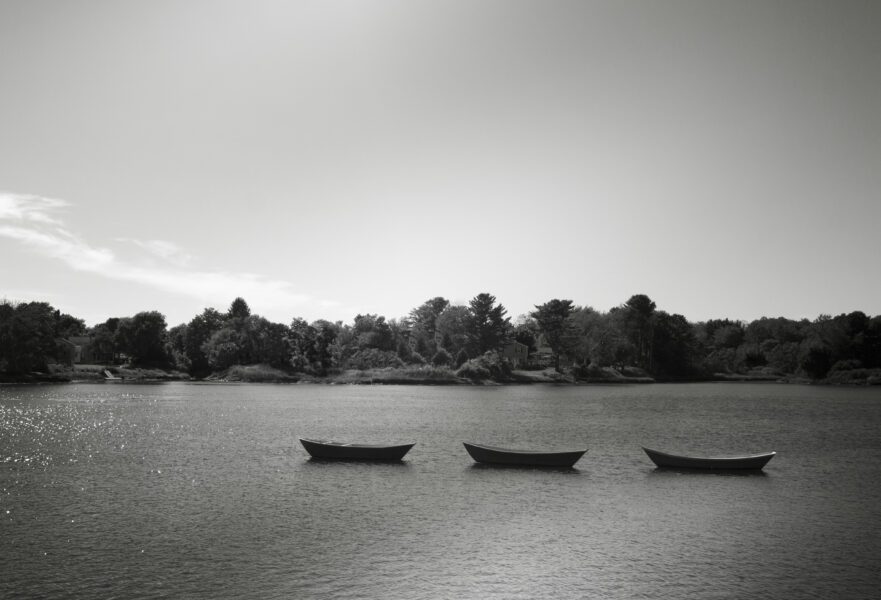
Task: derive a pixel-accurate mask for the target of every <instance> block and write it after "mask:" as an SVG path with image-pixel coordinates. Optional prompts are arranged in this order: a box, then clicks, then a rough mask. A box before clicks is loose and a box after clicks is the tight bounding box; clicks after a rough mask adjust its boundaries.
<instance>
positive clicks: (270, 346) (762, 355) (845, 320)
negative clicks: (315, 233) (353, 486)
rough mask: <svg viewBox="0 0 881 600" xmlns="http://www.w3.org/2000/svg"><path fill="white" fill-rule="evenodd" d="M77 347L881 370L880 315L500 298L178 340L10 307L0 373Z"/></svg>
mask: <svg viewBox="0 0 881 600" xmlns="http://www.w3.org/2000/svg"><path fill="white" fill-rule="evenodd" d="M72 336H88V337H89V340H90V346H91V348H90V351H91V353H92V355H93V356H94V358H95V360H96V361H97V362H101V363H105V364H111V363H120V362H128V363H130V364H132V365H134V366H149V367H161V368H175V369H178V370H181V371H186V372H187V373H189V374H191V375H192V376H194V377H204V376H207V375H209V374H211V373H216V372H222V371H223V370H225V369H228V368H229V367H232V366H234V365H251V364H266V365H269V366H271V367H274V368H278V369H283V370H285V371H288V372H293V373H304V374H310V375H315V376H325V375H328V374H330V373H334V372H338V371H341V370H345V369H371V368H385V367H393V368H402V367H407V366H421V365H432V366H434V367H439V368H447V369H450V370H454V371H456V372H457V373H460V374H462V375H464V376H469V375H472V374H474V373H477V371H479V370H481V369H483V370H484V371H486V370H489V371H490V373H489V374H490V375H496V374H498V373H497V371H498V370H499V369H501V370H502V371H504V370H505V369H508V370H509V369H510V364H508V360H507V359H506V358H505V356H506V353H505V352H504V349H505V348H506V347H510V346H509V345H510V344H511V343H512V342H518V343H519V344H523V346H525V348H526V350H527V352H528V355H529V361H528V362H527V364H526V365H525V368H545V367H554V368H556V369H557V370H558V371H561V370H565V371H568V372H571V373H572V374H573V375H574V376H576V377H583V378H590V377H591V376H595V375H597V374H601V372H602V370H603V369H609V368H612V369H618V370H620V371H626V370H627V369H631V370H634V371H636V372H638V373H642V374H645V375H648V376H651V377H654V378H656V379H660V380H677V379H680V380H687V379H700V378H706V377H710V376H713V375H714V374H720V373H721V374H743V373H749V372H763V373H767V374H779V375H784V374H787V375H799V376H803V377H808V378H811V379H824V378H829V377H834V376H835V375H836V374H837V373H844V372H854V371H860V370H863V371H865V370H871V369H878V368H881V316H875V317H869V316H867V315H866V314H864V313H862V312H860V311H855V312H851V313H848V314H840V315H838V316H835V317H833V316H830V315H821V316H819V317H818V318H817V319H815V320H813V321H809V320H807V319H802V320H792V319H787V318H784V317H778V318H761V319H757V320H755V321H752V322H749V323H747V322H743V321H735V320H730V319H711V320H708V321H703V322H697V323H691V322H689V321H688V320H687V319H686V318H685V317H684V316H682V315H680V314H671V313H667V312H665V311H663V310H658V309H657V306H656V304H655V302H654V301H652V300H651V299H650V298H649V297H648V296H646V295H644V294H636V295H634V296H631V297H630V298H629V299H628V300H627V301H626V302H624V303H623V304H621V305H620V306H617V307H615V308H612V309H611V310H609V311H608V312H601V311H597V310H595V309H593V308H591V307H589V306H576V305H575V304H574V303H573V302H572V301H571V300H562V299H552V300H549V301H547V302H545V303H543V304H539V305H536V306H535V310H533V311H532V312H530V313H529V314H528V315H523V316H521V317H519V318H517V319H516V321H514V322H512V320H511V318H510V317H509V316H507V310H506V309H505V307H504V306H503V305H502V304H501V303H500V302H498V301H497V300H496V298H495V296H493V295H492V294H488V293H481V294H478V295H477V296H475V297H474V298H472V299H471V301H470V302H469V303H468V304H467V305H454V304H451V303H450V301H449V300H447V299H445V298H443V297H440V296H439V297H435V298H431V299H429V300H427V301H425V302H424V303H422V304H421V305H420V306H418V307H416V308H414V309H413V310H411V311H410V313H409V314H408V315H407V316H406V317H403V318H400V319H386V318H385V317H384V316H380V315H376V314H359V315H357V316H355V318H354V320H353V322H352V323H347V324H344V323H343V322H341V321H336V322H331V321H328V320H324V319H319V320H316V321H313V322H311V323H310V322H307V321H306V320H304V319H301V318H294V319H292V321H291V322H290V323H289V324H283V323H274V322H271V321H269V320H268V319H265V318H263V317H261V316H259V315H255V314H252V313H251V310H250V307H249V306H248V304H247V302H246V301H245V300H244V299H243V298H236V299H235V300H234V301H233V302H232V303H231V305H230V306H229V309H228V310H227V311H225V312H220V311H218V310H216V309H213V308H206V309H204V310H203V311H202V312H201V313H200V314H198V315H196V316H194V317H193V318H192V319H191V320H190V321H189V322H188V323H184V324H181V325H178V326H176V327H172V328H170V329H169V328H168V327H167V324H166V321H165V317H164V315H162V314H161V313H159V312H156V311H146V312H141V313H138V314H136V315H134V316H131V317H119V318H110V319H107V320H106V321H105V322H103V323H100V324H97V325H95V326H93V327H91V328H87V327H86V326H85V323H84V321H83V320H81V319H77V318H76V317H73V316H71V315H67V314H63V313H61V312H60V311H58V310H56V309H54V308H53V307H52V306H51V305H49V304H48V303H45V302H27V303H11V302H7V301H3V302H0V373H5V374H18V373H28V372H34V371H42V370H45V369H47V367H48V365H49V364H50V363H70V362H71V361H72V355H71V352H72V349H71V345H70V344H69V343H65V342H64V340H65V339H67V338H70V337H72ZM522 367H523V366H521V368H522ZM494 369H495V371H494Z"/></svg>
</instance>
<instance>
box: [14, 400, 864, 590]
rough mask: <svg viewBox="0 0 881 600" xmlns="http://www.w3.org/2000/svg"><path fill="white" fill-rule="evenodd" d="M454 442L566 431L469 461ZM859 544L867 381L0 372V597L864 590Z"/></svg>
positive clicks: (516, 441)
mask: <svg viewBox="0 0 881 600" xmlns="http://www.w3.org/2000/svg"><path fill="white" fill-rule="evenodd" d="M298 435H302V436H305V437H316V438H331V439H337V440H344V441H362V442H384V441H388V442H407V441H416V442H417V445H416V446H415V447H414V448H413V450H411V451H410V453H409V454H408V455H407V457H406V459H405V461H404V462H403V463H401V464H363V463H325V462H314V461H310V460H309V458H308V455H307V454H306V453H305V451H304V450H303V449H302V447H301V446H300V445H299V443H298V442H297V436H298ZM469 440H471V441H476V442H483V443H487V444H491V445H499V446H506V445H507V446H513V447H531V446H538V447H548V448H563V449H565V448H580V447H587V448H589V451H588V453H587V454H586V455H585V456H584V457H583V458H582V459H581V461H580V462H579V463H578V464H577V465H576V468H575V469H573V470H550V471H549V470H540V469H528V468H525V469H518V468H487V467H481V466H477V465H475V464H474V463H473V462H472V461H471V459H470V457H469V456H468V455H467V454H466V452H465V450H464V448H463V447H462V443H461V442H462V441H469ZM642 445H646V446H649V447H657V448H659V449H669V450H692V451H695V452H703V453H709V454H725V453H740V452H758V451H766V450H776V451H777V452H778V455H777V456H776V457H775V458H774V459H773V460H772V461H771V462H770V463H769V464H768V466H767V467H765V470H764V472H763V473H762V474H758V475H719V474H701V473H681V472H669V471H662V470H656V469H655V468H654V465H653V464H652V463H651V462H650V461H649V460H648V457H646V456H645V454H644V453H643V452H642V450H641V448H640V446H642ZM879 560H881V389H878V388H875V389H842V388H829V387H811V386H797V385H776V384H685V385H647V386H583V387H554V386H510V387H509V386H502V387H418V386H412V387H406V386H400V387H399V386H385V387H380V386H376V387H371V386H326V385H278V386H276V385H209V384H183V383H174V384H158V385H132V384H104V385H100V384H99V385H86V384H81V385H59V386H39V387H19V386H8V387H0V597H3V598H18V597H21V598H72V597H88V598H121V599H123V598H124V599H128V598H261V599H263V598H407V599H419V598H505V599H511V598H523V599H537V598H554V599H559V598H685V597H700V598H732V597H739V598H749V597H752V598H759V597H761V598H786V599H790V598H877V597H878V589H879V587H881V574H879Z"/></svg>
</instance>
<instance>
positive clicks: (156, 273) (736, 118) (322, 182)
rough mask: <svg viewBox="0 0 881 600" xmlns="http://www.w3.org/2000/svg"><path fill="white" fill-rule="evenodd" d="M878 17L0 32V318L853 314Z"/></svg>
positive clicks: (298, 9) (295, 15) (568, 12)
mask: <svg viewBox="0 0 881 600" xmlns="http://www.w3.org/2000/svg"><path fill="white" fill-rule="evenodd" d="M879 32H881V2H875V1H841V0H835V1H832V0H829V1H827V2H811V1H808V0H795V1H792V2H789V1H770V0H768V1H766V0H761V1H755V2H749V1H742V0H730V1H725V2H714V1H709V0H704V1H695V2H686V1H658V0H646V1H642V2H640V1H623V2H622V1H614V2H592V1H581V2H563V1H553V2H546V1H538V0H536V1H532V2H514V1H509V0H505V1H498V2H490V1H477V0H465V1H461V2H455V1H419V0H400V1H372V2H368V1H348V2H340V1H336V2H335V1H327V0H321V1H316V2H292V1H278V2H275V1H253V0H249V1H237V2H230V1H227V2H221V1H217V0H204V1H175V2H163V1H155V0H151V1H149V2H144V1H137V2H124V1H116V0H115V1H112V2H98V1H88V2H87V1H82V2H78V1H71V0H64V1H58V2H33V1H9V0H5V1H0V298H3V297H5V298H7V299H9V300H21V301H27V300H45V301H48V302H50V303H52V304H53V305H54V306H56V307H57V308H60V309H61V310H62V311H65V312H69V313H71V314H73V315H75V316H78V317H81V318H85V319H86V321H87V322H88V323H89V324H95V323H97V322H101V321H104V320H105V319H107V318H108V317H111V316H128V315H132V314H134V313H136V312H139V311H142V310H159V311H161V312H162V313H164V314H165V315H166V316H167V319H168V322H169V325H176V324H178V323H181V322H185V321H188V320H189V319H191V318H192V317H193V316H194V315H195V314H197V313H199V312H201V310H202V309H203V308H205V307H206V306H214V307H217V308H220V309H225V308H227V307H228V306H229V304H230V302H231V301H232V299H233V298H235V297H236V296H243V297H244V298H245V299H246V300H247V301H248V303H249V304H250V306H251V308H252V311H253V312H255V313H258V314H261V315H263V316H266V317H268V318H270V319H272V320H275V321H280V322H289V321H290V320H291V318H292V317H294V316H302V317H304V318H306V319H308V320H314V319H317V318H328V319H331V320H343V321H345V322H350V321H351V319H352V318H353V317H354V316H355V315H356V314H357V313H366V312H370V313H379V314H381V315H385V316H386V317H388V318H393V317H400V316H403V315H405V314H407V313H408V312H409V311H410V309H412V308H413V307H415V306H417V305H419V304H421V303H422V302H423V301H425V300H426V299H428V298H431V297H434V296H444V297H446V298H448V299H450V300H452V301H454V302H466V301H467V300H469V299H470V298H472V297H473V296H475V295H476V294H478V293H480V292H490V293H492V294H494V295H495V296H496V297H497V298H498V300H499V301H501V302H502V303H503V304H504V305H505V306H506V307H507V308H508V310H509V313H510V314H511V316H517V315H518V314H521V313H525V312H527V311H529V310H531V309H532V307H533V305H534V304H540V303H543V302H545V301H547V300H549V299H551V298H567V299H571V300H573V301H574V302H575V303H576V304H579V305H589V306H593V307H594V308H597V309H599V310H608V309H609V308H611V307H613V306H616V305H619V304H621V303H623V302H625V301H626V300H627V299H628V298H629V297H630V296H631V295H633V294H636V293H645V294H648V295H649V296H650V297H651V298H652V299H653V300H655V301H656V302H657V304H658V307H659V308H661V309H663V310H667V311H668V312H676V313H681V314H683V315H685V316H686V317H687V318H688V319H689V320H692V321H697V320H704V319H707V318H714V317H730V318H736V319H746V320H752V319H755V318H758V317H760V316H787V317H791V318H802V317H807V318H811V319H813V318H815V317H816V316H817V315H819V314H820V313H832V314H837V313H841V312H849V311H852V310H863V311H865V312H867V313H868V314H870V315H874V314H879V313H881V276H879V267H878V264H879V256H881V241H879V238H881V236H879V235H878V230H879V223H881V33H879Z"/></svg>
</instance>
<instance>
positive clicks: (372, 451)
mask: <svg viewBox="0 0 881 600" xmlns="http://www.w3.org/2000/svg"><path fill="white" fill-rule="evenodd" d="M300 443H301V444H302V445H303V448H305V449H306V452H308V453H309V455H310V456H312V457H313V458H320V459H327V460H371V461H396V460H401V459H403V458H404V455H405V454H407V452H409V451H410V448H412V447H413V446H415V443H414V444H399V445H393V446H383V445H379V444H344V443H340V442H328V441H323V440H309V439H304V438H300Z"/></svg>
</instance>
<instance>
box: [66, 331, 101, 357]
mask: <svg viewBox="0 0 881 600" xmlns="http://www.w3.org/2000/svg"><path fill="white" fill-rule="evenodd" d="M64 341H65V342H67V343H68V344H69V345H70V346H71V348H72V350H73V355H72V356H73V364H80V363H85V364H92V363H94V362H95V352H94V345H93V344H92V337H91V336H89V335H75V336H72V337H69V338H67V339H66V340H64Z"/></svg>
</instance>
